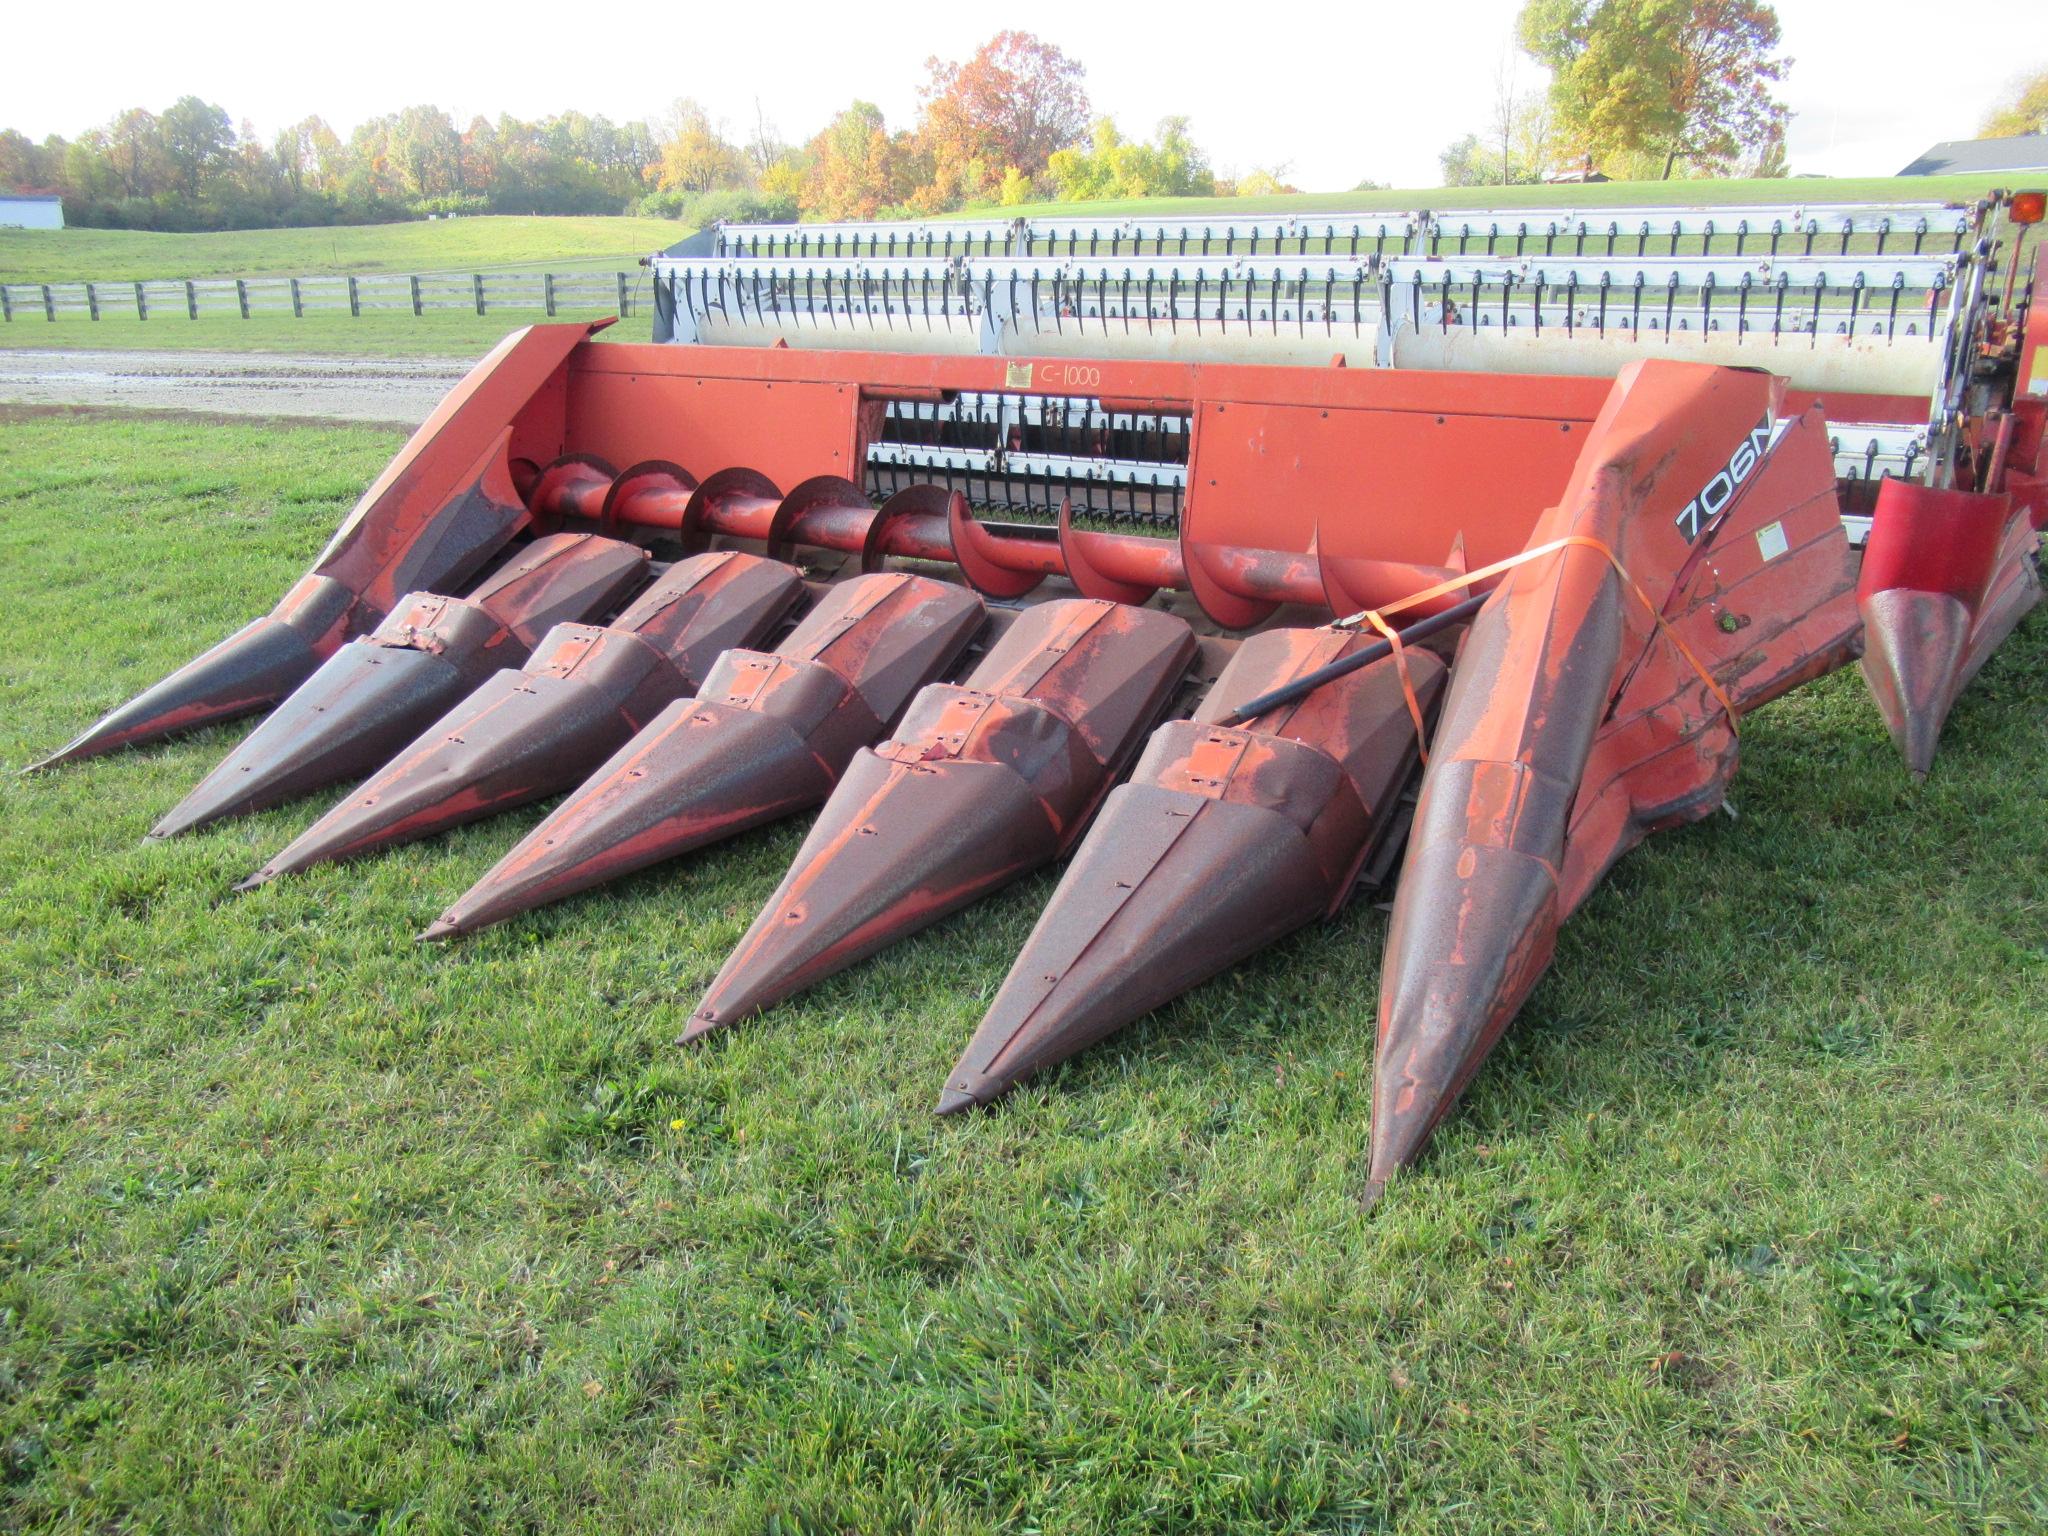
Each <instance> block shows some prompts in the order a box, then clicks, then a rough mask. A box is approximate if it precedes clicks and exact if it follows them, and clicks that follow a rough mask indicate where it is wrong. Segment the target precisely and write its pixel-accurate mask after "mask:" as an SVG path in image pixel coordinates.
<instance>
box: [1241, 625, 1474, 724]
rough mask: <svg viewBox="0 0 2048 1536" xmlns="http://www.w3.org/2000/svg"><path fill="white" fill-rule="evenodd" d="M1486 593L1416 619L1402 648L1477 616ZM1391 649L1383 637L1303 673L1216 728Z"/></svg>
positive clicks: (1310, 690)
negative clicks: (1347, 654) (1474, 615)
mask: <svg viewBox="0 0 2048 1536" xmlns="http://www.w3.org/2000/svg"><path fill="white" fill-rule="evenodd" d="M1490 596H1492V594H1491V593H1489V592H1481V593H1479V594H1478V595H1477V596H1474V597H1468V598H1466V599H1465V600H1464V601H1463V602H1461V603H1453V604H1452V605H1451V606H1450V607H1448V608H1446V609H1444V611H1443V612H1441V613H1432V614H1431V615H1430V616H1429V617H1428V618H1426V619H1417V620H1416V621H1415V622H1414V623H1413V624H1410V625H1409V626H1408V627H1407V628H1406V629H1397V630H1395V631H1394V633H1395V634H1397V635H1399V636H1400V637H1401V643H1402V644H1403V645H1412V644H1413V643H1414V642H1415V641H1417V640H1427V639H1428V638H1429V637H1430V636H1431V635H1433V634H1435V633H1436V632H1437V631H1438V630H1440V629H1449V628H1450V627H1451V626H1452V625H1453V624H1462V623H1464V622H1465V620H1467V619H1469V618H1471V617H1472V615H1473V614H1475V613H1477V612H1478V611H1479V609H1480V607H1481V605H1483V604H1484V603H1485V601H1486V600H1487V598H1488V597H1490ZM1393 649H1394V647H1393V646H1392V645H1391V644H1390V643H1389V642H1388V640H1387V639H1386V637H1385V636H1384V635H1383V636H1381V637H1380V638H1379V639H1378V640H1375V641H1374V642H1373V643H1372V644H1371V645H1368V646H1366V647H1365V648H1364V649H1363V650H1357V651H1353V652H1352V653H1351V654H1350V655H1349V656H1340V657H1338V658H1337V659H1336V660H1335V661H1333V662H1329V663H1327V664H1326V665H1324V666H1320V667H1317V668H1316V669H1315V671H1313V672H1304V673H1302V675H1301V676H1300V677H1297V678H1296V679H1295V680H1294V681H1293V682H1291V683H1283V684H1281V686H1279V687H1278V688H1275V689H1274V690H1273V691H1272V692H1270V693H1262V694H1260V695H1259V696H1258V697H1257V698H1256V699H1251V700H1248V701H1247V702H1245V703H1243V704H1240V705H1238V707H1237V708H1236V709H1234V710H1232V711H1231V712H1230V715H1229V716H1228V718H1226V719H1223V720H1219V721H1218V722H1217V724H1219V725H1242V724H1244V723H1245V721H1247V720H1256V719H1257V718H1258V717H1259V716H1260V715H1263V714H1264V713H1265V712H1266V711H1267V710H1269V709H1278V708H1279V707H1280V706H1281V705H1282V704H1292V703H1293V702H1294V701H1295V700H1296V699H1298V698H1301V697H1303V696H1304V695H1306V694H1311V693H1314V692H1315V691H1316V690H1317V689H1318V688H1320V687H1322V686H1323V684H1325V683H1333V682H1335V681H1336V680H1337V679H1338V678H1340V677H1346V676H1348V675H1350V674H1351V673H1353V672H1356V671H1357V670H1358V669H1359V668H1360V667H1369V666H1371V665H1372V664H1373V663H1374V662H1376V661H1378V660H1379V659H1380V658H1381V657H1382V656H1387V655H1391V654H1392V653H1393Z"/></svg>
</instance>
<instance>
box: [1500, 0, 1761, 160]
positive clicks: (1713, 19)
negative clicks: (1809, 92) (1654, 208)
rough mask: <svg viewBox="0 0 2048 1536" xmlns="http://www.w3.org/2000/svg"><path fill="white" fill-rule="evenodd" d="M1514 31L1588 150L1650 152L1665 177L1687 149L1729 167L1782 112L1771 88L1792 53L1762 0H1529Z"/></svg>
mask: <svg viewBox="0 0 2048 1536" xmlns="http://www.w3.org/2000/svg"><path fill="white" fill-rule="evenodd" d="M1517 36H1518V37H1519V38H1520V41H1521V44H1522V47H1523V48H1524V50H1526V51H1527V52H1528V53H1529V54H1531V55H1532V56H1533V57H1535V58H1536V59H1538V60H1540V61H1541V62H1542V63H1543V64H1544V65H1546V66H1547V67H1548V68H1549V70H1550V72H1551V100H1552V103H1553V105H1554V106H1555V107H1556V109H1557V114H1558V118H1559V120H1560V124H1561V126H1562V127H1563V128H1564V129H1565V130H1566V132H1567V133H1568V134H1569V135H1570V136H1571V137H1572V138H1574V139H1575V140H1576V141H1577V142H1578V144H1579V145H1580V146H1581V148H1582V150H1583V152H1584V153H1585V155H1586V156H1587V157H1588V158H1597V157H1601V156H1607V155H1620V154H1640V153H1655V154H1658V155H1661V156H1662V157H1663V159H1664V175H1665V176H1666V177H1667V178H1668V177H1669V176H1670V175H1671V173H1672V171H1673V170H1674V169H1675V168H1676V166H1677V164H1678V162H1679V161H1680V160H1685V161H1688V162H1691V163H1693V164H1696V165H1701V166H1707V167H1712V168H1720V167H1723V166H1726V165H1727V164H1729V163H1730V162H1731V161H1732V160H1734V159H1735V157H1736V156H1738V155H1739V154H1740V153H1741V152H1742V151H1743V150H1745V149H1754V148H1756V147H1758V146H1760V145H1762V144H1763V143H1765V142H1766V141H1767V139H1768V138H1769V136H1770V133H1771V131H1772V129H1773V127H1774V126H1781V125H1782V124H1783V123H1784V121H1785V117H1786V111H1785V108H1784V106H1783V105H1782V104H1781V103H1780V102H1778V101H1777V100H1776V99H1775V98H1774V97H1773V96H1772V94H1771V88H1772V87H1773V86H1774V85H1776V84H1777V83H1778V82H1779V81H1780V80H1782V79H1783V78H1784V75H1785V71H1786V69H1787V68H1788V67H1789V66H1790V63H1791V61H1790V60H1788V59H1783V58H1779V57H1776V56H1775V55H1774V52H1773V50H1775V49H1776V47H1777V46H1778V41H1779V28H1778V16H1777V12H1776V11H1775V10H1773V9H1772V8H1771V7H1770V6H1769V5H1768V4H1766V3H1764V0H1527V3H1526V4H1525V5H1524V6H1523V8H1522V12H1521V15H1520V18H1519V20H1518V22H1517Z"/></svg>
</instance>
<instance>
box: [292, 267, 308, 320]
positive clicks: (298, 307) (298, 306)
mask: <svg viewBox="0 0 2048 1536" xmlns="http://www.w3.org/2000/svg"><path fill="white" fill-rule="evenodd" d="M292 318H293V319H294V320H303V319H305V318H306V305H305V301H304V300H302V299H301V298H300V297H299V280H298V279H297V278H296V277H295V278H293V279H292Z"/></svg>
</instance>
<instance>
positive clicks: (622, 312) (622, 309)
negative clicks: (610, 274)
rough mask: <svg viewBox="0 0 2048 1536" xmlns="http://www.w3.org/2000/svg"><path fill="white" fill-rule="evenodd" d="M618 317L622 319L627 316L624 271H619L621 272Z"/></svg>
mask: <svg viewBox="0 0 2048 1536" xmlns="http://www.w3.org/2000/svg"><path fill="white" fill-rule="evenodd" d="M619 318H620V319H621V320H624V319H626V318H627V316H626V274H625V273H623V272H621V273H620V274H619Z"/></svg>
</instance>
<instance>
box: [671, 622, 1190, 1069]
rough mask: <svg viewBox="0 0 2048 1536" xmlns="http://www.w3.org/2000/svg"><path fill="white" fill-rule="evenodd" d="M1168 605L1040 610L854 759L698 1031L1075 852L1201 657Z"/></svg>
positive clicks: (936, 687) (698, 1020)
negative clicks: (889, 734) (1074, 846)
mask: <svg viewBox="0 0 2048 1536" xmlns="http://www.w3.org/2000/svg"><path fill="white" fill-rule="evenodd" d="M1195 652H1196V646H1195V637H1194V632H1193V631H1192V630H1190V629H1189V628H1188V626H1187V624H1186V623H1185V622H1184V621H1182V620H1180V619H1177V618H1175V617H1173V616H1172V615H1171V614H1166V613H1160V612H1156V611H1153V610H1149V609H1143V608H1131V607H1126V606H1124V605H1123V604H1121V603H1112V602H1103V601H1091V600H1088V599H1068V600H1064V601H1059V602H1050V603H1045V604H1042V605H1040V606H1038V607H1035V608H1031V609H1028V610H1026V611H1025V612H1024V614H1022V615H1021V616H1020V617H1019V618H1018V619H1017V621H1016V622H1015V623H1014V624H1013V625H1012V626H1011V627H1010V629H1009V630H1008V632H1007V633H1005V634H1004V635H1003V637H1002V638H1001V639H1000V640H999V641H997V642H996V644H995V645H993V646H991V647H990V649H989V652H988V655H987V656H986V657H984V658H983V659H982V662H981V665H980V666H978V667H976V668H975V669H974V673H973V675H972V676H971V677H969V678H968V679H967V680H966V681H965V682H964V683H960V684H948V683H934V684H932V685H931V686H930V687H928V688H926V689H925V690H924V691H923V692H922V693H920V694H919V695H918V696H917V698H916V699H915V700H914V701H913V702H912V704H911V706H910V708H909V710H908V712H907V713H906V714H905V715H904V718H903V723H902V724H901V725H900V726H899V727H898V728H897V730H896V732H895V734H894V736H893V738H892V739H891V740H889V741H886V742H884V743H882V744H881V745H880V746H878V747H875V748H873V749H870V750H865V751H862V752H860V753H858V754H856V756H855V757H854V760H853V763H852V765H851V766H850V767H849V768H848V769H847V771H846V774H845V776H844V777H843V778H842V779H840V781H839V786H838V788H836V789H835V790H833V792H832V796H831V798H830V799H829V800H828V801H826V803H825V808H824V810H823V811H822V812H820V813H819V816H818V822H817V825H816V826H814V827H813V828H812V829H811V833H810V835H809V837H807V838H806V839H805V840H804V845H803V847H802V849H801V850H799V851H798V853H797V856H796V862H795V863H794V864H793V865H792V866H791V868H790V872H789V874H788V876H787V877H785V878H784V880H783V882H782V885H781V887H780V888H779V889H778V890H777V891H776V893H775V894H774V896H773V897H771V898H770V899H769V902H768V905H767V906H766V907H764V908H763V909H762V911H761V915H760V916H759V917H758V918H756V919H755V920H754V925H753V927H752V928H750V929H748V931H747V935H746V937H745V938H744V939H742V940H741V941H740V944H739V947H738V948H737V949H735V950H734V951H733V953H732V956H731V958H730V959H728V960H727V961H726V963H725V967H724V969H722V970H721V971H720V972H719V973H718V978H717V980H716V981H714V982H713V983H712V985H711V990H710V991H709V992H708V993H706V994H705V997H704V1000H703V1001H702V1002H701V1003H700V1004H699V1005H698V1007H697V1011H696V1014H695V1016H694V1017H693V1018H692V1019H691V1021H690V1027H689V1029H688V1031H687V1032H686V1033H685V1036H684V1038H685V1039H691V1038H694V1037H696V1036H697V1035H701V1034H703V1033H705V1032H706V1031H707V1030H710V1029H713V1028H716V1027H718V1026H720V1025H723V1024H729V1023H732V1022H733V1021H734V1020H736V1019H739V1018H742V1017H744V1016H745V1015H747V1014H749V1013H753V1012H755V1011H757V1010H758V1009H761V1008H765V1007H767V1006H768V1005H770V1004H771V1003H775V1002H779V1001H780V1000H781V999H783V998H785V997H788V996H789V995H790V994H791V993H794V992H799V991H801V990H803V989H804V988H805V987H808V986H810V985H812V984H813V983H814V982H817V981H819V980H821V979H823V978H824V977H826V976H829V975H831V974H833V973H834V972H836V971H841V970H844V969H845V968H846V967H847V966H849V965H852V964H853V963H854V962H855V961H857V960H861V959H864V958H865V957H867V956H869V955H872V954H874V953H875V952H876V951H877V950H879V949H882V948H883V947H885V946H886V945H889V944H892V943H894V942H895V941H896V940H897V939H900V938H903V937H905V936H906V935H908V934H911V933H915V932H916V931H917V930H918V929H920V928H924V927H927V926H929V925H930V924H932V923H934V922H937V921H938V920H939V919H940V918H942V917H944V916H945V915H946V914H948V913H950V912H956V911H958V910H959V909H960V908H961V907H964V906H966V905H967V904H968V903H969V902H972V901H976V900H978V899H979V898H981V897H982V896H985V895H987V894H988V893H989V892H991V891H994V890H997V889H999V888H1001V887H1002V886H1004V885H1007V884H1008V883H1009V882H1010V881H1012V880H1015V879H1017V878H1018V877H1019V876H1021V875H1024V874H1026V873H1028V872H1029V871H1031V870H1033V869H1036V868H1038V867H1039V866H1040V865H1042V864H1046V863H1048V862H1050V861H1051V860H1053V859H1056V858H1058V857H1060V856H1061V855H1062V854H1063V853H1065V852H1066V850H1067V848H1068V847H1069V846H1070V845H1071V844H1072V843H1073V841H1074V839H1075V838H1077V837H1078V836H1079V835H1080V833H1081V830H1082V828H1083V827H1085V826H1086V825H1087V821H1088V818H1089V816H1090V815H1091V814H1092V812H1093V811H1094V809H1095V807H1096V806H1097V804H1099V803H1100V801H1101V799H1102V796H1103V795H1104V794H1105V793H1106V792H1107V791H1108V789H1109V786H1110V784H1111V783H1112V782H1113V781H1114V779H1115V777H1116V776H1117V774H1119V773H1120V772H1121V771H1122V769H1123V766H1124V764H1125V763H1126V762H1128V761H1129V759H1130V757H1131V755H1132V753H1133V752H1134V750H1135V749H1136V747H1137V744H1138V742H1139V740H1140V739H1141V737H1142V736H1143V733H1144V731H1145V728H1146V727H1147V726H1148V725H1150V724H1151V723H1152V722H1153V721H1154V720H1156V719H1157V718H1158V717H1159V714H1160V711H1161V710H1163V709H1164V708H1165V707H1166V705H1167V703H1168V701H1169V700H1170V699H1171V698H1172V695H1173V691H1174V689H1175V687H1176V686H1177V685H1178V684H1179V682H1180V680H1181V678H1182V677H1183V676H1184V675H1185V674H1186V672H1187V669H1188V667H1189V666H1190V665H1191V664H1192V662H1193V661H1194V658H1195Z"/></svg>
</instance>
